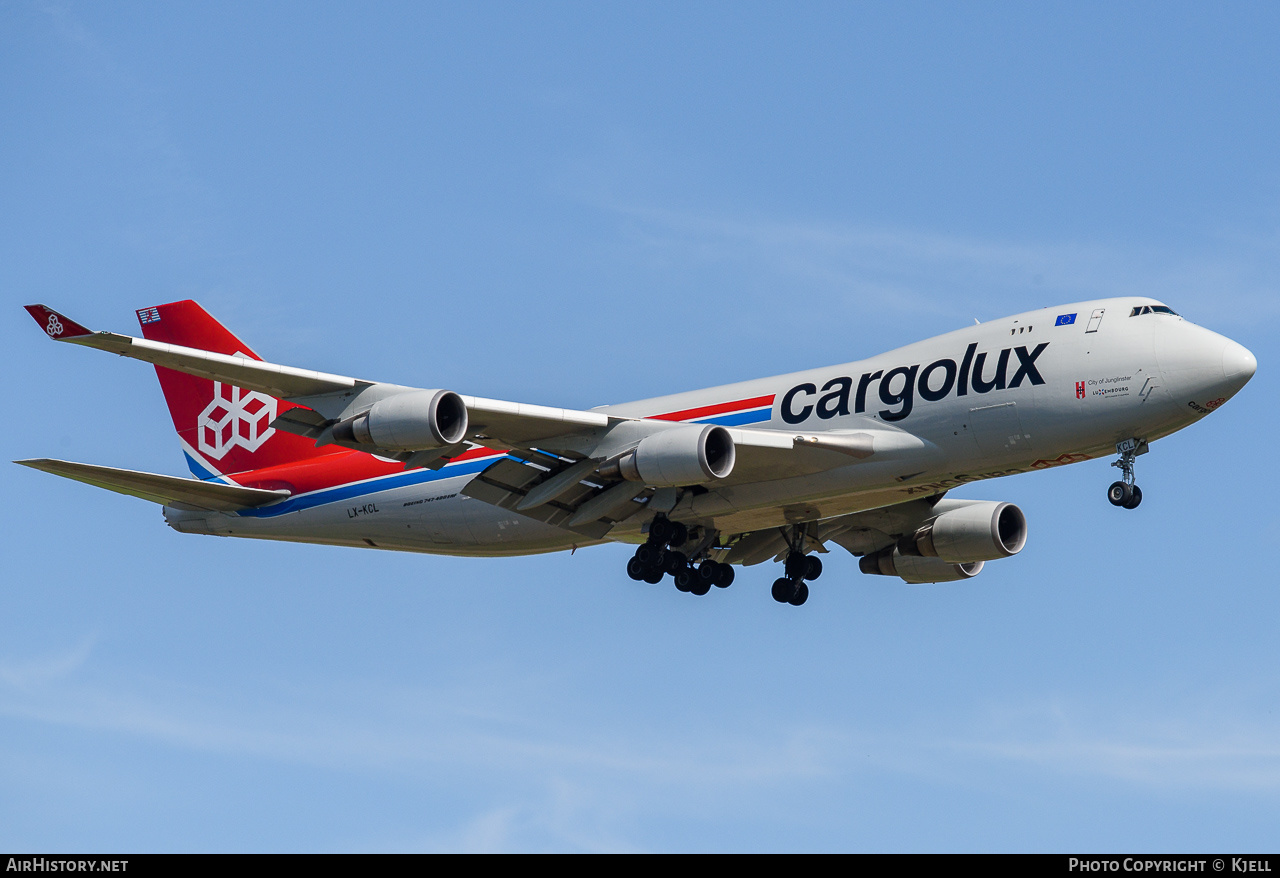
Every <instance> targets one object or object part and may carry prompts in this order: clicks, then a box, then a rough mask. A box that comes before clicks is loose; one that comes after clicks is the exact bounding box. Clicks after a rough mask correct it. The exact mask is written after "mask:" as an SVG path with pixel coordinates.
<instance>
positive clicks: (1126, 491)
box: [1107, 439, 1147, 509]
mask: <svg viewBox="0 0 1280 878" xmlns="http://www.w3.org/2000/svg"><path fill="white" fill-rule="evenodd" d="M1116 453H1118V454H1119V455H1120V459H1119V460H1114V461H1112V462H1111V465H1112V466H1115V467H1119V468H1120V472H1121V473H1122V474H1123V476H1122V478H1121V480H1120V481H1118V482H1112V483H1111V487H1109V488H1107V499H1108V500H1110V501H1111V505H1112V506H1123V507H1124V508H1125V509H1137V508H1138V504H1139V503H1141V502H1142V489H1141V488H1139V487H1138V486H1137V484H1136V483H1135V482H1134V475H1133V461H1134V458H1136V457H1137V456H1138V455H1139V454H1146V453H1147V443H1146V442H1144V441H1142V440H1141V439H1126V440H1124V441H1123V442H1121V443H1119V444H1117V445H1116Z"/></svg>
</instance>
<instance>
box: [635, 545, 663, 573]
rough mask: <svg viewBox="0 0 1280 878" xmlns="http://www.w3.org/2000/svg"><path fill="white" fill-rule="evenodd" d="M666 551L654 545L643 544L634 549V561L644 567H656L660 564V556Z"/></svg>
mask: <svg viewBox="0 0 1280 878" xmlns="http://www.w3.org/2000/svg"><path fill="white" fill-rule="evenodd" d="M664 552H666V549H664V548H662V546H659V545H657V544H656V543H645V544H644V545H642V546H640V548H638V549H636V560H637V561H639V562H640V563H641V564H643V565H644V566H646V567H658V566H659V565H661V563H662V555H663V553H664Z"/></svg>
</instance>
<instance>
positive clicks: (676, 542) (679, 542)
mask: <svg viewBox="0 0 1280 878" xmlns="http://www.w3.org/2000/svg"><path fill="white" fill-rule="evenodd" d="M667 542H668V543H670V544H671V546H672V548H674V547H676V546H683V545H684V544H685V543H687V542H689V528H687V527H685V526H684V525H683V524H681V523H680V522H678V521H677V522H675V524H673V525H672V526H671V536H670V537H669V538H668V539H667Z"/></svg>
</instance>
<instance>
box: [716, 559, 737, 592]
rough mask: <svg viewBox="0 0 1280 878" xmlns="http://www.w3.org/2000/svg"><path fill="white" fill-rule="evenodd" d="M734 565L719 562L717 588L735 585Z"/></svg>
mask: <svg viewBox="0 0 1280 878" xmlns="http://www.w3.org/2000/svg"><path fill="white" fill-rule="evenodd" d="M733 576H734V571H733V565H732V564H719V565H717V566H716V588H728V587H729V586H731V585H733Z"/></svg>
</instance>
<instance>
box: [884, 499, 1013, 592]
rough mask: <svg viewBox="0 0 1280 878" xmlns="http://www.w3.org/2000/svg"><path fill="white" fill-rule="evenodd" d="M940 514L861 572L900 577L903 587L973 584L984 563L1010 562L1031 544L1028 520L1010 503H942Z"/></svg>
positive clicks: (939, 506) (981, 501) (937, 507)
mask: <svg viewBox="0 0 1280 878" xmlns="http://www.w3.org/2000/svg"><path fill="white" fill-rule="evenodd" d="M934 508H935V509H936V510H937V511H938V514H937V515H935V516H934V517H933V518H932V519H930V520H929V521H927V522H925V524H923V525H922V526H921V527H919V528H918V529H917V530H916V531H915V532H914V533H912V534H909V535H907V536H905V537H903V538H902V539H900V540H898V543H897V545H895V546H891V547H890V548H887V549H881V550H880V551H879V552H875V553H873V554H870V555H864V556H863V557H862V559H861V560H859V562H858V568H859V569H860V570H861V571H862V572H863V573H875V574H880V575H883V576H897V577H900V578H901V579H902V580H903V581H904V582H912V583H921V582H955V581H956V580H960V579H972V578H973V577H975V576H977V575H978V573H979V572H980V571H981V570H982V565H983V562H985V561H994V560H996V559H998V558H1007V557H1009V556H1010V555H1016V554H1018V553H1019V552H1021V551H1022V547H1023V546H1025V545H1026V544H1027V518H1026V516H1025V515H1023V514H1022V510H1021V509H1019V508H1018V507H1017V506H1014V505H1013V504H1012V503H999V502H996V501H992V500H943V501H941V502H939V503H938V505H937V506H936V507H934Z"/></svg>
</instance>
